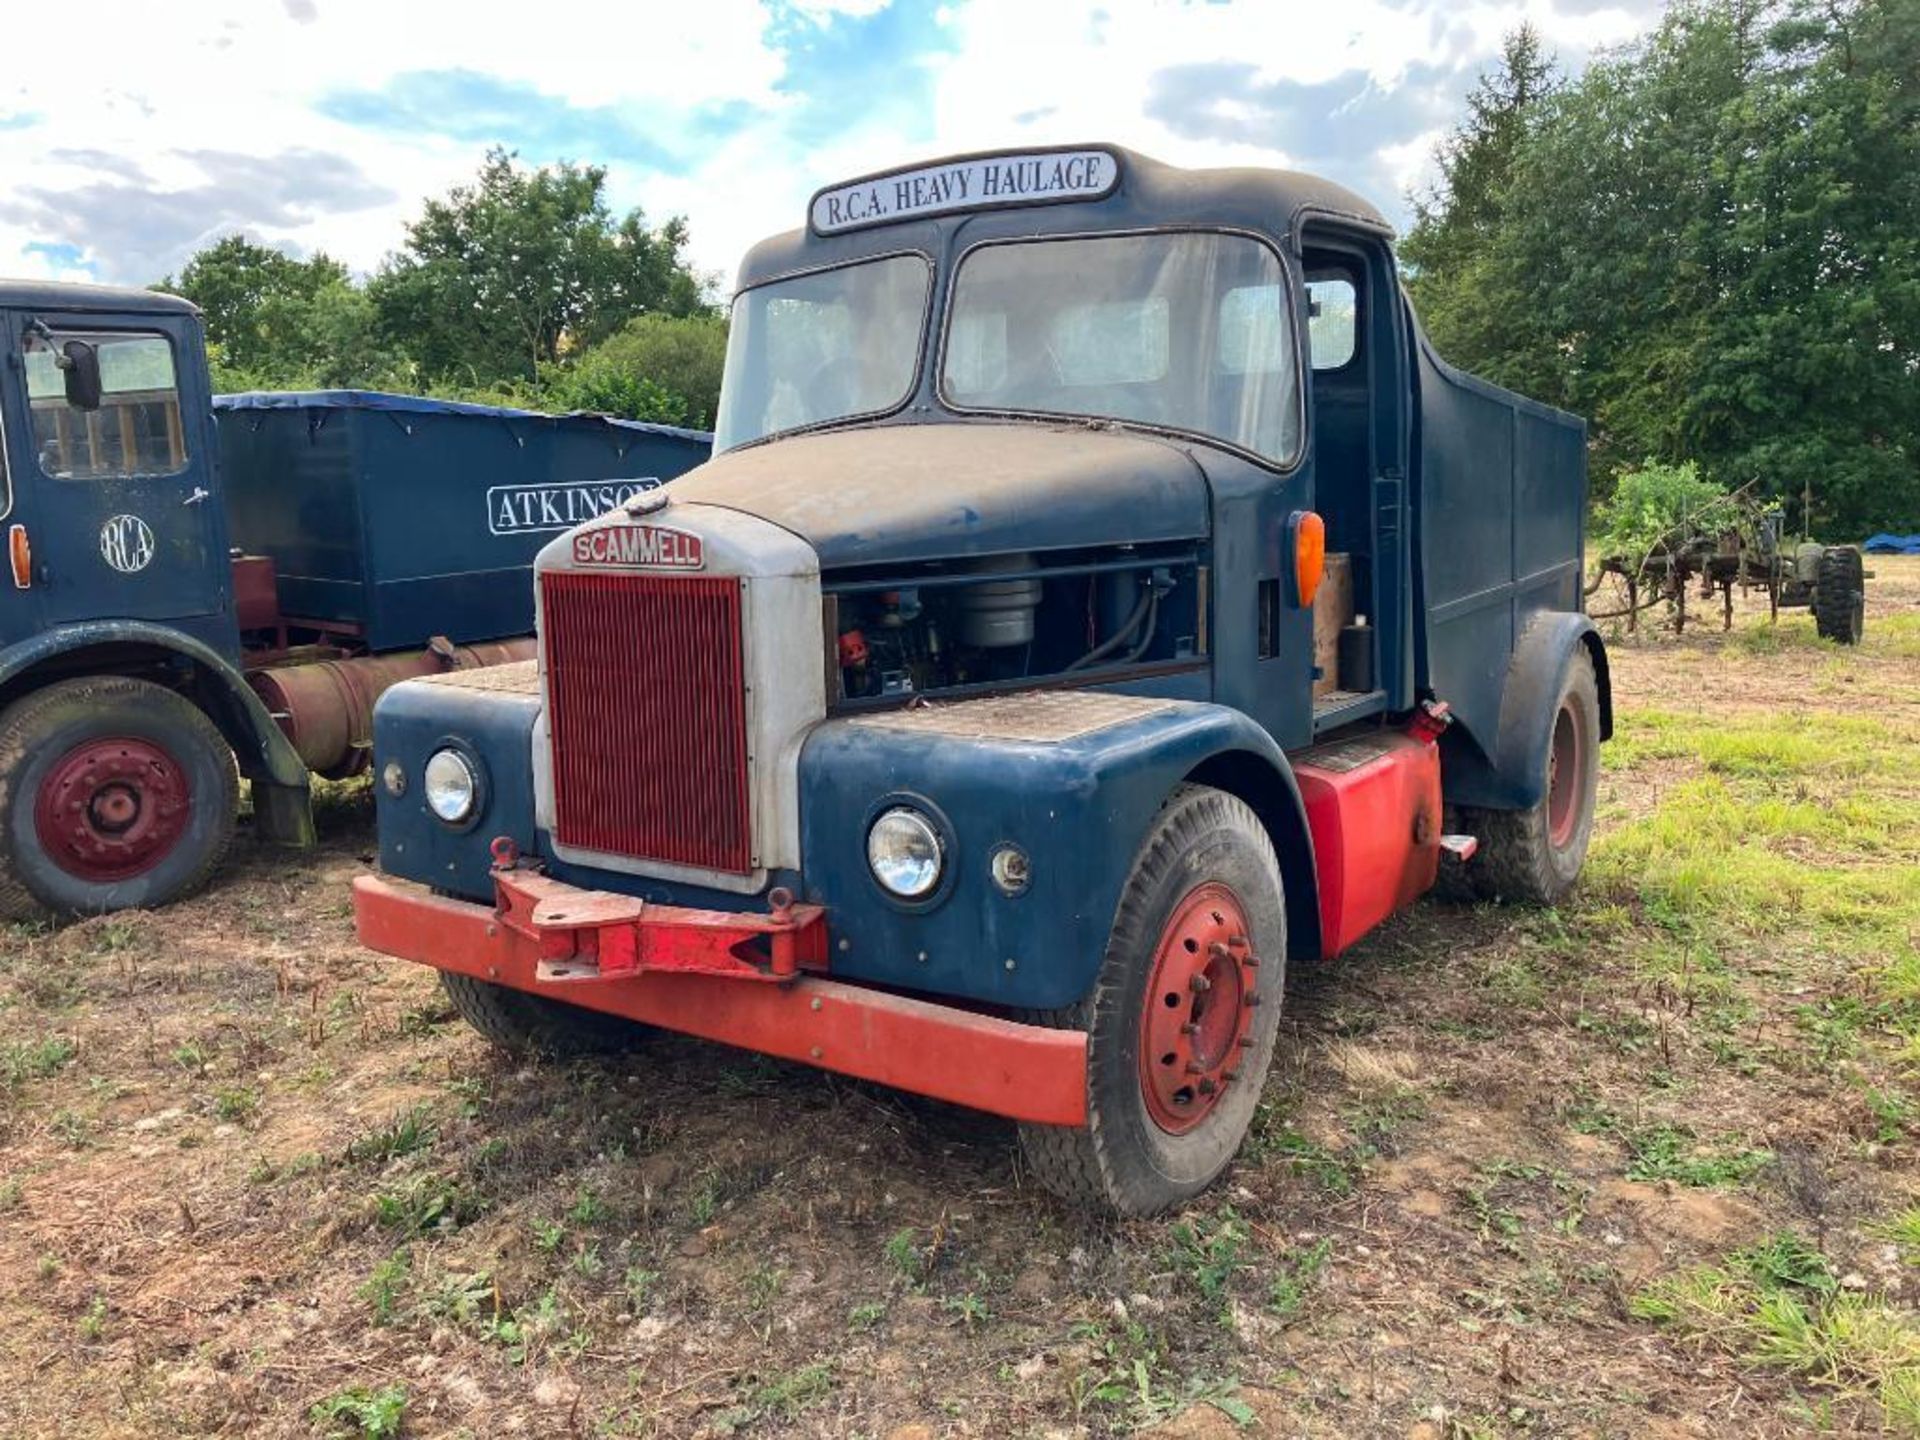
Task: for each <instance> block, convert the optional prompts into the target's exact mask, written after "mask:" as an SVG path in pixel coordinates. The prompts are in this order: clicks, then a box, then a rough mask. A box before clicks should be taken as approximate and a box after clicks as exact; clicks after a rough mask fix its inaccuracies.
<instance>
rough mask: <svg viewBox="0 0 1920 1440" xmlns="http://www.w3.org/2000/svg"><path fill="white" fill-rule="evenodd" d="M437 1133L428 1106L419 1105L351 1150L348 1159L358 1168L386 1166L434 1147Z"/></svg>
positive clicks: (372, 1133) (356, 1141) (373, 1132)
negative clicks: (359, 1165)
mask: <svg viewBox="0 0 1920 1440" xmlns="http://www.w3.org/2000/svg"><path fill="white" fill-rule="evenodd" d="M434 1137H435V1131H434V1127H433V1124H432V1123H431V1121H429V1119H428V1118H427V1111H426V1107H425V1106H424V1105H416V1106H414V1107H413V1108H412V1109H410V1110H408V1111H407V1112H406V1113H405V1114H402V1115H399V1116H396V1117H395V1118H394V1119H393V1120H392V1121H390V1122H389V1123H387V1124H386V1125H383V1126H381V1127H380V1128H379V1129H377V1130H369V1131H368V1132H367V1133H366V1134H365V1135H362V1136H361V1137H360V1138H359V1139H357V1140H355V1141H353V1142H352V1143H351V1144H349V1145H348V1146H347V1159H349V1160H351V1161H353V1162H355V1163H357V1164H368V1165H384V1164H386V1163H387V1162H388V1161H390V1160H397V1159H399V1158H400V1157H401V1156H403V1155H411V1154H413V1153H414V1152H415V1151H417V1150H424V1149H426V1148H427V1147H428V1146H429V1145H431V1144H433V1142H434Z"/></svg>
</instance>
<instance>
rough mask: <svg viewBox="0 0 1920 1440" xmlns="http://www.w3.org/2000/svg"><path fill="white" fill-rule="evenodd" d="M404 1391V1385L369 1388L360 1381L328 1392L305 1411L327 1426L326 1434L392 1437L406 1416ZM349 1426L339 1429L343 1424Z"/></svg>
mask: <svg viewBox="0 0 1920 1440" xmlns="http://www.w3.org/2000/svg"><path fill="white" fill-rule="evenodd" d="M406 1413H407V1392H406V1389H405V1387H404V1386H400V1385H390V1386H388V1387H387V1388H386V1389H384V1390H368V1389H367V1388H366V1387H364V1386H361V1385H355V1386H353V1387H352V1388H350V1389H347V1390H342V1391H340V1392H339V1393H338V1394H334V1395H329V1396H328V1397H327V1398H326V1399H324V1400H322V1401H320V1402H319V1403H318V1404H316V1405H314V1407H313V1408H312V1409H310V1410H309V1411H308V1412H307V1417H308V1418H309V1419H310V1420H312V1421H313V1423H314V1424H316V1425H324V1426H326V1427H327V1434H328V1435H329V1436H330V1437H334V1440H340V1437H352V1436H361V1437H364V1440H393V1437H395V1436H398V1435H399V1434H400V1427H401V1424H402V1423H403V1422H404V1420H405V1419H406ZM343 1424H344V1425H346V1426H348V1427H350V1428H347V1429H342V1428H340V1427H341V1426H342V1425H343Z"/></svg>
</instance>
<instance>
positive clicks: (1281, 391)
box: [940, 232, 1300, 464]
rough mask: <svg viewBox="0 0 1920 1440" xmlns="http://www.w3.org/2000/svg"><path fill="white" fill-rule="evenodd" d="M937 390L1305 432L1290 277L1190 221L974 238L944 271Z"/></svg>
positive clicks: (1144, 418) (1011, 402)
mask: <svg viewBox="0 0 1920 1440" xmlns="http://www.w3.org/2000/svg"><path fill="white" fill-rule="evenodd" d="M950 317H951V318H950V319H949V321H948V330H947V337H946V347H945V351H944V357H945V358H944V360H943V362H942V367H941V378H940V388H941V393H942V395H943V396H944V397H945V399H946V400H947V402H948V403H949V404H952V405H954V406H956V407H958V408H961V409H967V410H994V411H1031V412H1035V413H1039V414H1049V415H1087V416H1097V417H1105V418H1109V419H1114V420H1131V421H1136V422H1139V423H1141V424H1146V425H1155V426H1164V427H1167V428H1170V429H1176V430H1190V431H1196V432H1198V433H1200V434H1203V435H1211V436H1216V437H1218V438H1219V439H1221V440H1225V441H1227V442H1229V443H1230V444H1233V445H1237V446H1239V447H1240V448H1242V449H1244V450H1250V451H1252V452H1254V453H1255V454H1257V455H1261V456H1264V457H1266V458H1267V459H1269V460H1273V461H1276V462H1279V463H1282V464H1284V463H1287V462H1289V461H1291V460H1292V459H1293V458H1294V454H1295V451H1296V450H1297V449H1298V446H1299V441H1300V403H1299V376H1298V372H1297V369H1296V363H1295V357H1294V343H1293V321H1292V310H1291V308H1290V304H1289V301H1288V292H1287V284H1286V274H1285V272H1284V271H1283V270H1282V268H1281V265H1280V261H1279V259H1278V258H1277V257H1276V256H1275V255H1274V253H1273V251H1271V250H1269V249H1268V248H1267V247H1266V246H1265V245H1263V244H1261V243H1260V242H1258V241H1256V240H1252V239H1249V238H1246V237H1244V236H1239V235H1221V234H1211V233H1206V232H1187V233H1181V234H1163V235H1114V236H1093V237H1081V238H1074V239H1063V240H1044V241H1029V242H1019V243H1005V244H994V245H986V246H982V247H981V248H980V249H977V250H975V251H973V252H972V253H971V254H969V255H968V256H967V257H966V258H965V260H964V261H962V263H961V266H960V273H959V276H958V278H957V279H956V280H955V282H954V291H953V302H952V306H951V310H950Z"/></svg>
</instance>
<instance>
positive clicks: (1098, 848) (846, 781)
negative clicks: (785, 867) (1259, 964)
mask: <svg viewBox="0 0 1920 1440" xmlns="http://www.w3.org/2000/svg"><path fill="white" fill-rule="evenodd" d="M1016 698H1039V697H1016ZM1078 699H1080V697H1079V696H1077V695H1072V694H1054V695H1051V696H1047V697H1046V700H1047V703H1048V704H1049V705H1050V706H1051V707H1055V708H1053V709H1052V710H1051V712H1050V713H1051V715H1054V716H1061V717H1064V719H1065V723H1064V724H1061V725H1060V726H1059V734H1058V736H1057V738H1046V739H1036V738H1034V735H1035V734H1036V733H1038V732H1037V731H1035V730H1034V729H1033V728H1032V727H1031V726H1027V727H1023V726H1022V725H1021V724H1019V723H1017V722H1015V723H1011V724H1008V723H1002V722H1003V721H1004V716H996V715H995V714H994V712H993V710H992V708H991V707H990V706H989V705H988V703H987V702H972V703H959V704H953V705H948V706H937V707H932V708H930V709H927V710H920V711H903V712H895V713H894V714H891V715H875V716H869V717H851V718H842V719H835V720H829V721H827V722H826V723H825V724H822V725H820V726H819V727H817V728H816V729H815V730H814V731H813V733H812V734H811V735H810V736H809V737H808V739H807V742H806V745H805V748H804V749H803V751H802V752H801V757H800V814H801V854H802V862H803V868H804V871H805V888H806V898H807V899H809V900H812V901H815V902H817V903H820V904H823V905H825V906H827V907H828V913H829V917H830V924H831V926H832V931H833V936H834V940H833V947H832V951H831V955H830V961H829V963H830V966H831V970H832V973H833V974H834V975H835V976H838V977H841V978H845V979H849V980H863V981H868V982H871V983H875V984H881V985H891V986H899V987H901V988H904V989H910V990H915V991H918V992H921V993H933V994H938V995H943V996H950V997H954V998H959V999H966V1000H975V1001H982V1002H988V1003H992V1004H998V1005H1006V1006H1012V1007H1017V1008H1021V1009H1035V1010H1046V1009H1054V1008H1057V1007H1060V1006H1064V1005H1070V1004H1072V1003H1074V1002H1075V1001H1077V1000H1079V999H1080V998H1081V997H1082V996H1084V995H1085V994H1086V993H1087V992H1088V990H1089V989H1091V987H1092V985H1093V981H1094V977H1095V975H1096V974H1097V973H1098V971H1099V967H1100V962H1101V958H1102V956H1103V954H1104V953H1105V950H1106V944H1107V935H1108V931H1109V930H1110V929H1111V927H1112V925H1113V918H1114V913H1115V911H1116V909H1117V907H1118V905H1119V900H1120V892H1121V889H1122V887H1123V886H1124V885H1125V883H1126V880H1127V876H1128V874H1129V872H1130V871H1131V869H1132V867H1133V862H1134V858H1135V855H1136V853H1137V851H1138V849H1139V847H1140V844H1141V842H1142V841H1143V840H1144V838H1145V836H1146V834H1147V830H1148V827H1149V826H1150V825H1151V823H1152V821H1153V817H1154V815H1155V814H1156V813H1157V812H1158V811H1159V809H1160V807H1161V806H1162V805H1163V804H1165V803H1166V800H1167V797H1168V796H1169V795H1171V794H1172V793H1173V791H1174V790H1175V789H1176V788H1177V787H1178V786H1179V785H1180V784H1181V783H1182V782H1183V781H1188V780H1193V781H1196V782H1201V783H1208V784H1215V785H1220V786H1221V787H1222V788H1227V789H1230V790H1234V791H1236V792H1239V793H1241V798H1243V799H1245V800H1246V801H1247V802H1248V803H1249V804H1250V805H1251V806H1252V807H1253V808H1254V809H1255V811H1256V812H1258V813H1259V814H1260V816H1261V818H1262V820H1263V821H1264V822H1265V823H1266V825H1267V827H1268V829H1269V832H1270V833H1271V834H1272V837H1273V842H1274V849H1275V851H1276V853H1277V854H1278V856H1279V858H1280V863H1281V871H1282V876H1283V879H1284V880H1285V883H1286V889H1287V902H1288V905H1287V910H1288V925H1289V932H1290V933H1289V940H1288V950H1289V952H1290V953H1292V954H1294V955H1311V954H1315V953H1317V952H1318V947H1319V921H1318V913H1319V912H1318V903H1319V902H1318V897H1317V894H1316V892H1315V889H1314V872H1313V850H1312V841H1311V839H1310V838H1309V835H1308V830H1307V824H1306V815H1305V811H1304V809H1303V808H1302V806H1301V803H1300V792H1299V787H1298V785H1297V784H1296V782H1295V780H1294V776H1293V771H1292V768H1291V767H1290V766H1289V765H1288V763H1287V759H1286V757H1285V756H1284V755H1283V754H1282V753H1281V752H1280V750H1279V748H1278V747H1277V746H1275V744H1274V743H1273V740H1272V737H1271V736H1269V735H1268V734H1267V733H1266V732H1265V731H1263V730H1261V729H1260V727H1259V726H1258V725H1256V724H1255V723H1254V722H1253V721H1252V720H1250V719H1249V718H1248V717H1247V716H1246V715H1244V714H1242V713H1241V712H1239V711H1237V710H1233V709H1230V708H1228V707H1226V706H1221V705H1212V704H1200V703H1195V702H1191V701H1161V700H1144V699H1136V698H1134V697H1130V696H1118V695H1101V694H1085V696H1084V709H1082V708H1080V707H1078V706H1076V704H1075V702H1076V700H1078ZM967 712H972V714H973V716H975V717H978V718H968V713H967ZM1076 727H1079V728H1076ZM1040 728H1041V729H1042V730H1044V729H1045V728H1046V727H1045V726H1044V725H1043V726H1041V727H1040ZM1023 730H1024V733H1023ZM895 805H908V806H912V807H913V808H914V809H916V810H919V811H921V812H922V813H923V814H925V815H927V816H929V817H930V818H931V819H932V820H933V821H934V824H935V826H936V828H938V829H939V830H940V831H941V833H942V841H943V847H944V850H945V870H944V874H943V876H942V879H941V880H940V882H939V884H938V885H937V886H936V888H935V890H934V891H933V893H932V895H931V896H929V897H928V898H927V899H925V900H923V901H919V902H906V901H900V900H897V899H895V898H893V897H891V896H889V895H888V894H886V893H885V892H884V891H882V890H881V888H880V886H879V885H878V884H877V883H876V882H875V880H874V879H873V876H872V875H871V873H870V872H869V870H868V866H867V854H866V837H867V831H868V829H869V827H870V826H871V825H872V823H873V821H874V820H875V819H876V818H877V817H878V816H879V815H880V813H881V812H882V811H884V810H886V809H888V808H890V807H892V806H895ZM1005 848H1013V849H1017V850H1018V852H1019V853H1020V855H1021V856H1022V857H1024V860H1025V867H1024V883H1023V884H1017V885H1012V886H1009V885H1005V884H1002V883H998V882H996V879H995V877H994V873H993V857H994V854H995V852H996V851H999V850H1002V849H1005ZM1016 873H1017V871H1016ZM1003 878H1004V876H1003Z"/></svg>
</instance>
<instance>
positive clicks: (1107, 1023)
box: [1020, 785, 1287, 1215]
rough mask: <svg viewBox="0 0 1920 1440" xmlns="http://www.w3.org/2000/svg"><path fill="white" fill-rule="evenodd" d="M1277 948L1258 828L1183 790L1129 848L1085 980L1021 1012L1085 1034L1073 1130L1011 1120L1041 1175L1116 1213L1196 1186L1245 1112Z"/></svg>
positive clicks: (1272, 867) (1228, 1153)
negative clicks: (1052, 1003)
mask: <svg viewBox="0 0 1920 1440" xmlns="http://www.w3.org/2000/svg"><path fill="white" fill-rule="evenodd" d="M1286 954H1287V921H1286V902H1285V897H1284V894H1283V892H1282V889H1281V881H1280V866H1279V862H1278V861H1277V860H1276V859H1275V857H1274V853H1273V843H1272V841H1270V840H1269V839H1268V838H1267V832H1266V829H1265V827H1264V826H1262V825H1261V823H1260V821H1259V818H1258V817H1257V816H1255V815H1254V813H1253V811H1252V810H1250V809H1249V808H1248V807H1247V806H1246V805H1245V804H1244V803H1243V802H1241V801H1240V800H1238V799H1236V798H1234V797H1233V796H1231V795H1228V794H1226V793H1224V792H1223V791H1219V790H1212V789H1207V788H1205V787H1203V786H1198V785H1184V786H1182V787H1181V788H1180V789H1178V790H1176V791H1175V792H1174V793H1173V796H1172V798H1171V799H1169V800H1168V802H1167V804H1166V805H1165V807H1164V808H1163V809H1162V810H1161V811H1160V814H1159V816H1158V817H1157V818H1156V819H1155V821H1154V825H1153V829H1152V830H1151V831H1150V832H1149V833H1148V835H1147V838H1146V841H1145V843H1143V844H1142V845H1141V847H1140V850H1139V852H1138V854H1137V855H1136V856H1135V858H1134V862H1133V870H1132V873H1131V874H1130V875H1129V876H1128V877H1127V884H1126V888H1125V890H1123V891H1122V892H1121V896H1120V905H1119V909H1118V911H1117V912H1116V914H1115V916H1114V922H1113V930H1112V932H1111V934H1110V935H1109V937H1108V940H1107V950H1106V955H1105V958H1104V959H1103V960H1102V962H1101V966H1100V973H1099V975H1098V977H1097V978H1096V980H1095V982H1094V986H1093V990H1092V992H1091V993H1090V994H1089V995H1088V996H1087V998H1086V999H1084V1000H1082V1001H1081V1002H1080V1003H1079V1004H1078V1005H1073V1006H1069V1007H1067V1008H1066V1009H1063V1010H1052V1011H1043V1012H1040V1013H1039V1014H1037V1015H1033V1016H1030V1017H1029V1018H1030V1019H1032V1020H1035V1021H1037V1022H1039V1023H1044V1024H1051V1025H1055V1026H1058V1027H1060V1028H1063V1029H1067V1028H1071V1029H1079V1030H1084V1031H1086V1032H1087V1117H1088V1124H1087V1127H1086V1128H1085V1129H1083V1130H1070V1129H1065V1128H1062V1127H1059V1126H1052V1125H1022V1126H1021V1127H1020V1144H1021V1149H1022V1150H1023V1152H1024V1153H1025V1155H1026V1159H1027V1164H1028V1165H1029V1166H1030V1167H1031V1168H1032V1170H1033V1173H1034V1174H1035V1176H1036V1177H1037V1178H1038V1179H1039V1180H1040V1182H1041V1183H1042V1184H1044V1185H1045V1186H1047V1188H1048V1189H1050V1190H1052V1191H1054V1192H1055V1193H1056V1194H1058V1195H1060V1196H1062V1197H1064V1198H1065V1199H1067V1200H1070V1201H1074V1202H1077V1203H1080V1204H1084V1205H1089V1206H1096V1207H1100V1208H1104V1209H1110V1210H1117V1211H1119V1212H1120V1213H1121V1214H1124V1215H1154V1214H1157V1213H1159V1212H1160V1211H1162V1210H1165V1209H1167V1208H1168V1207H1169V1206H1172V1205H1177V1204H1179V1203H1180V1202H1181V1201H1183V1200H1186V1199H1189V1198H1191V1197H1192V1196H1194V1195H1197V1194H1199V1192H1200V1191H1202V1190H1204V1189H1205V1188H1206V1187H1207V1185H1208V1184H1210V1183H1211V1182H1212V1181H1213V1179H1214V1178H1215V1177H1216V1176H1217V1175H1219V1174H1220V1172H1221V1171H1222V1170H1224V1169H1225V1168H1226V1166H1227V1163H1228V1162H1229V1161H1230V1160H1232V1159H1233V1156H1234V1153H1235V1152H1236V1151H1237V1150H1239V1148H1240V1142H1241V1141H1242V1140H1243V1139H1244V1138H1245V1137H1246V1133H1247V1127H1248V1125H1249V1124H1251V1123H1252V1120H1253V1111H1254V1106H1255V1105H1256V1104H1257V1103H1258V1102H1259V1099H1260V1088H1261V1085H1262V1083H1263V1082H1264V1081H1265V1079H1266V1075H1267V1068H1268V1066H1269V1065H1270V1064H1271V1063H1272V1061H1273V1049H1274V1041H1275V1038H1276V1036H1277V1035H1278V1033H1279V1029H1280V1004H1281V995H1282V991H1283V989H1284V987H1285V980H1286Z"/></svg>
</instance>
